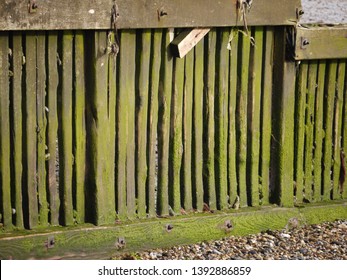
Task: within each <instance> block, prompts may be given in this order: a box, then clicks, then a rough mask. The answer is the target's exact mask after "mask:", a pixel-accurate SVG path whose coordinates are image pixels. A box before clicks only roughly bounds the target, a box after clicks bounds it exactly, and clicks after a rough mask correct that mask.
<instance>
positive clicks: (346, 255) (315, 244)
mask: <svg viewBox="0 0 347 280" xmlns="http://www.w3.org/2000/svg"><path fill="white" fill-rule="evenodd" d="M117 259H137V260H347V220H337V221H335V222H327V223H322V224H318V225H304V226H302V227H298V228H294V229H291V230H279V231H272V230H267V231H264V232H261V233H259V234H254V235H248V236H244V237H236V236H231V237H227V238H223V239H221V240H217V241H210V242H201V243H198V244H193V245H185V246H176V247H172V248H170V249H156V250H149V251H144V252H137V253H131V254H128V253H127V254H123V255H119V256H118V257H117Z"/></svg>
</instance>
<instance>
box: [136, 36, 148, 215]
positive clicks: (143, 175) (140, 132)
mask: <svg viewBox="0 0 347 280" xmlns="http://www.w3.org/2000/svg"><path fill="white" fill-rule="evenodd" d="M139 48H140V50H139V52H140V58H139V71H140V73H139V74H138V75H139V77H138V83H137V84H138V89H137V98H136V99H137V100H138V102H137V104H136V106H137V109H136V133H137V138H136V150H137V152H136V189H137V204H138V205H137V214H138V216H139V217H141V218H143V217H146V181H147V174H148V172H147V150H146V146H147V114H148V93H149V91H148V89H149V86H148V84H149V83H148V81H149V74H150V68H149V67H150V57H151V31H150V30H143V31H142V33H141V46H140V47H139Z"/></svg>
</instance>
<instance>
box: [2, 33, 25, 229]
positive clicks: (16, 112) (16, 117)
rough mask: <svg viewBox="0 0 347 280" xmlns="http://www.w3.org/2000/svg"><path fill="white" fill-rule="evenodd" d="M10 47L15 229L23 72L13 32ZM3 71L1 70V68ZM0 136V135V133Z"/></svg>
mask: <svg viewBox="0 0 347 280" xmlns="http://www.w3.org/2000/svg"><path fill="white" fill-rule="evenodd" d="M12 38H13V39H12V40H13V47H12V55H13V59H12V63H13V78H12V81H13V82H12V88H11V91H12V99H11V103H12V119H13V130H12V136H13V174H14V175H13V183H12V184H13V186H14V188H13V190H14V192H15V194H14V201H15V202H14V207H13V208H14V209H16V213H15V219H14V224H15V226H16V227H17V228H23V227H24V220H23V206H22V203H23V197H22V178H23V164H22V158H23V147H22V143H23V131H22V129H23V118H22V113H23V112H22V101H23V99H22V82H23V80H22V70H23V47H22V43H23V42H22V34H21V33H18V32H15V33H14V34H13V37H12ZM2 69H3V68H2ZM0 134H1V133H0Z"/></svg>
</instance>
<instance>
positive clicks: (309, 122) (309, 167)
mask: <svg viewBox="0 0 347 280" xmlns="http://www.w3.org/2000/svg"><path fill="white" fill-rule="evenodd" d="M316 82H317V61H310V63H309V66H308V81H307V98H306V106H305V107H306V115H305V119H306V120H305V123H306V124H305V148H304V149H305V166H304V170H305V177H304V186H305V187H304V194H305V198H306V199H307V200H309V201H310V200H311V199H312V184H313V177H312V171H313V161H312V158H313V149H314V147H313V144H314V138H313V134H314V122H315V120H314V117H315V115H314V104H315V98H316V87H317V85H316Z"/></svg>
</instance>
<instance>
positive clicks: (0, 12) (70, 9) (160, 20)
mask: <svg viewBox="0 0 347 280" xmlns="http://www.w3.org/2000/svg"><path fill="white" fill-rule="evenodd" d="M116 2H117V5H118V8H119V9H118V11H119V18H118V19H117V27H118V28H125V29H128V28H132V29H134V28H164V27H196V26H234V25H241V26H242V25H243V21H241V20H239V19H240V16H239V14H238V11H237V7H236V1H232V2H231V1H229V0H221V1H218V2H212V1H209V0H195V1H185V0H162V1H157V0H141V1H132V3H131V5H129V1H128V0H117V1H116ZM36 4H37V8H36V9H34V10H33V11H32V12H31V13H28V3H27V2H26V1H16V0H9V1H5V2H3V3H1V5H0V29H1V30H18V29H22V30H30V29H31V30H39V29H44V30H61V29H109V28H110V22H111V14H110V11H111V9H112V6H113V4H114V1H113V0H98V1H97V4H96V2H95V1H85V0H75V1H72V2H71V1H70V0H61V1H53V0H36ZM197 7H198V9H197ZM297 9H301V3H300V1H299V0H278V1H275V2H273V1H270V0H258V1H257V2H254V3H253V5H252V7H251V9H250V12H249V14H248V15H247V22H248V25H294V24H295V23H296V21H297ZM273 11H276V13H274V12H273ZM61 15H64V20H62V18H61Z"/></svg>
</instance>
